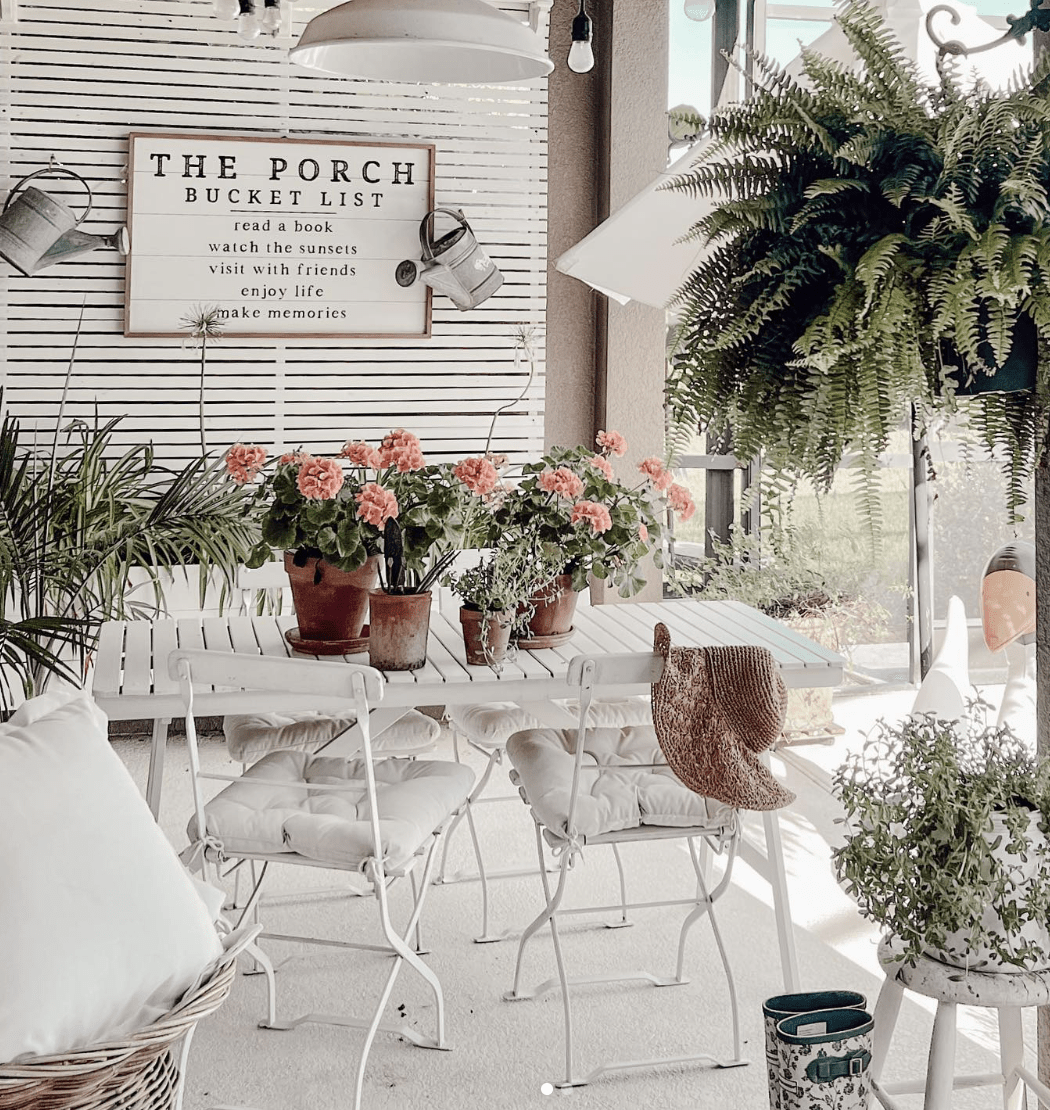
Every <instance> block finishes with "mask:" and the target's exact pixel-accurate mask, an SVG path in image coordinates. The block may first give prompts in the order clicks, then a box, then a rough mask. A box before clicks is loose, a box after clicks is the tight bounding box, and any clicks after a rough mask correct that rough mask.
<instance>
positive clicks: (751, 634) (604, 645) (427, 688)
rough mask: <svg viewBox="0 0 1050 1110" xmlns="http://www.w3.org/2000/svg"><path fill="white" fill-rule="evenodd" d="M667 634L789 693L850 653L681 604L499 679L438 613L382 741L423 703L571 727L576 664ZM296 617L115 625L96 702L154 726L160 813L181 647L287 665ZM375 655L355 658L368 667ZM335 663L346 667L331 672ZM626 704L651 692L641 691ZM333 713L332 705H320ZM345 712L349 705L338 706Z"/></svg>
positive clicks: (105, 635) (769, 866)
mask: <svg viewBox="0 0 1050 1110" xmlns="http://www.w3.org/2000/svg"><path fill="white" fill-rule="evenodd" d="M658 621H663V622H664V623H665V624H667V625H668V626H669V627H670V629H671V631H672V633H673V635H674V637H675V642H676V643H678V644H681V645H683V646H687V647H689V646H691V647H710V646H714V645H718V644H758V645H761V646H764V647H767V648H769V650H770V651H771V652H772V654H773V656H774V658H775V659H776V661H777V664H778V666H779V669H780V674H781V677H782V678H783V679H784V683H785V685H787V686H788V687H789V688H790V687H811V686H835V685H837V684H838V683H839V682H840V681H841V679H842V673H843V664H844V661H843V659H842V657H841V656H840V655H838V654H837V653H835V652H833V651H830V650H828V649H827V648H824V647H821V646H820V645H819V644H816V643H814V642H813V641H812V640H809V639H807V638H806V637H804V636H801V635H799V634H798V633H796V632H794V631H792V630H791V629H789V628H787V627H786V626H785V625H783V624H781V623H780V622H779V621H776V620H774V619H773V618H771V617H767V616H766V615H765V614H763V613H760V612H759V611H758V610H756V609H753V608H751V607H750V606H747V605H743V604H741V603H739V602H732V601H695V600H677V601H662V602H646V603H634V604H630V605H600V606H594V607H591V608H587V609H584V610H581V611H580V612H579V613H578V614H577V620H576V625H577V626H578V627H577V630H576V632H575V634H574V635H573V637H572V639H571V640H570V641H569V642H568V643H566V644H564V645H562V646H561V647H558V648H547V649H543V650H530V651H519V652H518V653H517V655H516V657H515V658H514V659H513V660H512V661H510V662H508V664H507V665H506V666H505V667H504V668H503V670H502V671H501V672H500V673H498V674H497V673H496V672H495V671H493V670H492V669H491V668H489V667H475V666H470V665H469V664H468V663H467V662H466V656H465V652H464V648H463V636H462V633H461V632H460V629H459V622H458V620H456V618H455V617H454V616H451V617H450V616H449V615H448V614H447V613H445V612H444V611H442V610H441V609H439V608H435V610H434V611H433V613H432V614H431V621H430V642H429V647H428V650H427V662H426V665H425V666H424V667H423V668H421V669H420V670H418V671H412V672H408V671H399V672H394V671H392V672H389V673H387V674H385V675H384V676H383V677H384V679H385V683H386V685H385V691H384V698H383V701H382V703H381V704H380V705H379V706H378V707H377V708H375V709H373V711H372V714H371V733H372V736H377V735H381V734H382V732H383V731H384V730H385V729H386V728H387V727H389V726H390V725H391V724H393V723H394V722H395V721H397V720H399V719H400V718H401V717H402V716H404V714H405V713H407V712H408V710H409V709H411V708H413V707H414V706H418V705H445V706H451V705H469V704H474V703H480V702H496V701H509V702H513V703H514V704H515V705H517V706H519V707H521V708H523V709H525V710H527V711H528V712H529V713H530V714H532V715H533V716H534V717H535V718H536V719H537V720H538V721H540V722H541V723H543V724H546V725H551V726H554V727H567V726H571V725H572V724H573V723H574V720H575V718H574V716H573V715H572V714H570V713H569V712H567V710H566V709H565V708H564V707H563V706H561V705H559V704H558V703H559V702H560V701H562V700H563V699H564V698H565V696H566V694H568V693H569V692H570V691H568V690H567V688H566V685H565V676H566V674H567V672H568V667H569V663H570V661H571V660H572V659H573V658H574V657H575V656H577V655H579V654H580V653H581V652H586V653H590V654H593V655H596V656H599V657H600V656H602V655H608V654H610V653H613V652H623V651H628V652H630V651H649V650H650V649H651V646H652V636H653V628H654V626H655V625H656V623H657V622H658ZM294 625H295V617H294V616H292V615H287V614H281V615H276V616H275V615H272V614H265V615H256V616H230V617H205V618H203V619H202V618H199V617H195V618H185V619H182V620H158V621H109V622H107V623H106V624H104V625H103V627H102V630H101V632H100V634H99V643H98V650H97V652H96V658H95V667H94V672H93V679H92V696H93V697H94V698H95V700H96V702H97V703H98V704H99V705H100V706H101V707H102V708H103V709H104V710H105V711H106V713H107V714H109V716H110V718H111V719H113V720H135V719H141V718H143V717H145V718H152V719H153V720H154V729H153V745H152V748H151V754H150V776H149V780H148V782H147V797H148V798H149V799H151V800H152V802H153V805H154V812H156V807H157V806H158V805H159V798H160V782H161V777H162V774H163V766H164V753H165V748H166V741H167V733H168V722H169V721H170V719H171V718H173V717H179V716H181V715H182V712H183V709H182V700H181V697H180V694H179V688H178V683H177V681H176V680H175V679H173V678H171V677H170V676H169V674H168V668H167V660H168V655H169V653H170V652H171V651H172V650H174V649H175V648H197V649H199V648H205V647H206V648H208V649H210V650H214V651H218V652H223V653H227V654H235V655H247V656H249V657H259V656H263V657H267V658H277V659H287V658H288V657H289V656H290V654H291V648H290V647H289V645H288V643H287V641H286V640H285V638H284V631H285V629H287V628H291V627H294ZM367 658H368V657H367V655H365V654H360V655H355V656H347V657H345V659H346V661H348V662H354V663H364V662H365V661H367ZM327 665H337V664H333V663H331V662H329V663H328V664H327ZM617 693H618V695H622V696H626V695H630V694H646V693H648V687H647V686H646V685H644V684H643V685H641V686H638V687H635V688H634V689H624V690H620V691H618V692H617ZM196 705H197V711H198V712H199V713H202V714H209V715H222V714H226V713H238V712H243V711H244V708H245V698H244V694H243V691H228V690H224V689H222V688H221V687H214V688H213V687H210V686H205V687H202V688H201V689H199V690H198V691H197V692H196ZM251 708H252V709H253V711H256V712H268V711H271V710H280V711H288V710H289V708H292V709H295V708H302V706H299V707H296V706H291V707H290V705H289V700H288V696H287V693H286V692H282V691H281V690H278V689H269V690H259V691H257V692H256V694H255V695H254V696H253V698H252V701H251ZM314 708H315V709H318V710H327V709H328V708H329V707H328V706H322V705H319V704H315V705H314ZM340 708H341V709H343V710H345V708H346V706H345V703H341V704H340V705H339V706H335V707H333V711H334V710H338V709H340ZM359 748H360V729H359V727H358V726H357V725H355V726H354V727H353V728H352V729H348V730H347V731H346V732H344V733H341V734H340V735H339V736H337V737H336V738H335V739H334V740H332V742H331V743H330V744H328V746H327V747H325V748H324V749H323V754H325V755H340V756H344V757H345V756H347V755H352V754H354V753H355V752H356V751H357V750H359ZM762 820H763V834H764V840H765V844H764V846H763V847H760V846H759V845H757V844H752V843H751V842H750V841H749V840H748V839H747V838H743V839H742V840H741V843H740V849H739V850H740V854H741V857H742V858H743V859H744V860H745V861H746V862H747V863H748V864H749V865H750V866H752V867H753V868H755V870H756V871H758V873H759V874H760V875H762V876H763V877H764V878H765V879H766V880H767V881H768V882H769V883H770V885H771V888H772V893H773V902H774V907H775V910H776V915H777V926H778V934H779V936H780V938H781V941H782V945H783V948H782V951H781V966H782V968H783V972H784V990H785V991H786V992H788V993H792V992H794V991H797V990H798V989H799V979H798V969H797V961H796V958H795V951H794V943H793V939H792V934H791V913H790V907H789V904H788V896H787V885H786V881H785V879H784V869H783V850H782V846H781V839H780V828H779V824H778V822H777V818H776V815H775V814H764V815H763V819H762Z"/></svg>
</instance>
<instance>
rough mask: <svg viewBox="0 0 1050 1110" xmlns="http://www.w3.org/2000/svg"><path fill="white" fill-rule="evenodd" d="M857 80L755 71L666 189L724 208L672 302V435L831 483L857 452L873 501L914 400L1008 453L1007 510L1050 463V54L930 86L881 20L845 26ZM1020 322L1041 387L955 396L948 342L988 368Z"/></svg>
mask: <svg viewBox="0 0 1050 1110" xmlns="http://www.w3.org/2000/svg"><path fill="white" fill-rule="evenodd" d="M837 18H838V20H839V23H840V24H841V26H842V29H843V31H844V32H845V34H846V36H847V38H848V40H849V42H850V44H851V45H852V47H853V49H854V52H855V53H856V55H857V57H858V58H859V59H860V61H861V63H862V65H863V69H862V72H860V73H859V74H854V73H853V72H851V71H850V70H849V69H847V68H846V67H845V66H843V65H841V64H839V63H837V62H833V61H830V60H829V59H827V58H823V57H821V56H819V55H817V54H815V53H814V52H812V51H803V72H804V77H803V78H802V79H799V80H796V79H794V78H792V77H789V76H787V75H786V74H785V73H784V72H783V71H781V70H780V69H779V68H778V67H777V66H776V65H775V64H774V63H773V62H771V61H770V60H768V59H766V58H763V57H756V58H755V74H756V76H755V87H754V95H753V97H752V98H751V99H750V100H748V101H747V102H745V103H743V104H737V105H730V106H729V107H727V108H724V109H721V110H719V111H716V112H715V113H714V115H713V116H712V118H711V121H710V131H711V135H712V137H713V142H712V143H711V144H710V145H709V146H708V147H707V148H706V149H705V150H704V151H703V153H702V154H701V156H700V158H699V159H698V161H697V163H696V164H695V165H694V167H693V168H692V169H691V170H690V171H689V172H687V173H685V174H683V175H682V176H681V177H680V178H678V179H677V180H676V181H675V182H673V183H672V187H673V188H676V189H679V190H681V191H684V192H687V193H690V194H692V195H694V196H705V197H718V198H721V203H720V204H719V205H718V206H717V207H716V208H715V209H714V211H712V212H711V213H710V214H708V215H707V216H705V217H703V218H702V219H701V220H699V221H698V222H697V224H696V225H694V227H693V228H692V231H691V235H692V237H694V238H696V239H697V240H699V241H701V242H702V243H704V244H706V245H707V247H708V250H707V253H706V255H705V256H704V258H703V259H702V261H701V262H700V264H699V266H698V267H697V269H696V271H695V272H694V273H693V274H692V275H691V276H690V277H689V279H688V280H687V281H686V283H685V285H684V286H683V287H682V289H681V290H680V291H679V293H678V295H677V297H676V300H677V303H678V305H679V306H680V310H681V316H680V324H679V335H678V337H677V341H676V344H675V347H674V352H673V354H672V370H671V375H670V382H669V396H670V402H671V407H672V417H673V420H674V422H675V423H676V424H677V423H686V424H688V425H691V426H693V427H695V426H696V425H697V423H700V424H701V425H705V426H711V427H716V428H718V427H723V426H728V427H730V428H731V430H732V433H733V445H734V451H735V453H736V454H738V455H740V456H743V457H751V456H757V455H759V454H763V456H764V458H765V461H766V462H767V464H768V465H769V466H771V467H772V468H773V469H774V470H775V471H779V472H787V473H791V474H795V475H803V476H807V477H809V478H811V479H812V480H813V481H814V482H815V483H817V485H818V487H820V488H824V489H826V488H827V487H828V486H829V485H830V483H831V480H832V477H833V475H834V470H835V467H836V466H837V465H838V463H839V460H840V459H841V457H842V455H843V454H844V453H845V452H846V451H853V452H856V453H857V455H858V456H859V461H860V465H861V468H862V473H863V475H864V477H865V479H866V482H865V486H866V489H867V490H868V496H867V497H866V506H867V509H866V513H867V516H868V520H869V523H870V524H871V525H872V527H873V530H876V529H877V524H878V504H877V499H875V498H874V496H872V495H871V491H872V487H873V482H872V478H873V475H874V470H875V464H876V460H877V458H878V456H879V454H880V453H881V452H882V451H884V450H885V449H886V446H887V443H888V439H889V436H890V433H891V432H892V431H893V429H894V428H896V427H897V426H898V424H899V422H900V420H901V417H902V415H903V414H904V413H905V411H906V409H907V406H908V405H909V404H910V403H915V404H916V405H917V406H918V415H919V419H920V421H927V420H929V418H930V417H931V416H933V415H935V414H937V413H938V412H939V413H941V414H943V413H944V412H945V411H947V412H953V411H955V409H956V407H962V406H963V405H965V406H966V407H967V409H968V411H969V412H970V414H971V416H972V418H973V422H974V424H975V427H976V428H977V429H978V430H979V432H980V434H981V437H982V439H983V441H984V443H985V445H986V446H987V447H988V448H989V449H994V448H1001V449H1002V450H1003V451H1004V457H1005V466H1006V467H1007V468H1008V470H1009V474H1010V484H1009V489H1010V506H1009V507H1010V509H1011V511H1016V510H1017V509H1018V507H1019V505H1020V504H1021V500H1020V497H1019V491H1020V489H1021V487H1022V485H1023V479H1024V475H1025V474H1027V473H1029V472H1030V471H1031V469H1032V466H1033V464H1034V461H1035V459H1036V458H1038V457H1039V455H1040V453H1041V451H1042V448H1043V437H1044V434H1045V425H1046V421H1045V419H1044V418H1043V417H1042V416H1041V414H1045V413H1046V412H1047V410H1048V406H1047V401H1048V400H1050V379H1048V375H1047V372H1046V368H1047V359H1046V357H1045V350H1046V347H1047V344H1048V343H1050V202H1048V197H1047V194H1048V189H1050V126H1048V124H1050V103H1048V101H1047V86H1048V81H1050V58H1047V59H1046V60H1044V61H1043V62H1041V63H1040V64H1039V65H1038V66H1037V68H1036V70H1035V71H1034V73H1033V74H1032V75H1031V80H1030V82H1029V83H1026V84H1024V85H1022V86H1021V87H1015V88H1012V89H1011V90H1010V91H1009V92H991V91H989V90H988V89H987V88H985V87H982V86H980V85H968V86H966V87H963V86H961V85H959V84H957V83H956V82H954V81H953V80H952V79H951V77H946V78H945V79H944V80H943V81H942V82H941V83H940V84H938V85H928V84H926V83H925V82H924V81H923V80H922V79H921V78H920V76H919V75H918V72H917V70H916V67H915V65H914V64H913V63H912V62H911V61H909V60H908V59H907V58H906V57H905V55H904V53H903V50H902V49H901V47H900V45H899V43H897V42H896V40H895V39H894V38H893V36H892V34H891V33H890V32H889V30H888V29H887V28H886V27H885V26H884V25H883V24H882V23H881V20H880V17H879V16H878V15H877V14H876V13H875V11H874V10H873V9H871V8H869V7H867V6H866V5H865V4H863V3H861V2H859V0H851V2H849V3H847V4H846V6H845V7H844V9H843V11H842V13H841V14H840V15H839V16H838V17H837ZM1019 313H1025V314H1027V315H1029V316H1031V318H1032V319H1033V320H1034V321H1035V324H1036V327H1037V329H1038V332H1039V339H1040V354H1041V357H1040V360H1039V372H1038V385H1037V388H1036V389H1035V391H1033V392H1031V393H1021V394H1012V395H997V394H987V393H985V394H980V395H978V396H976V397H973V398H967V399H966V401H965V402H963V401H961V400H957V399H956V397H955V396H954V385H953V384H952V382H951V380H950V379H949V377H948V374H947V368H942V367H941V365H940V351H941V348H940V341H941V340H948V341H950V342H951V343H952V344H954V346H955V348H956V350H957V351H958V354H959V360H960V361H961V362H962V364H963V365H964V366H965V367H980V368H981V369H980V370H979V371H978V372H980V373H992V372H994V369H995V367H988V366H987V365H986V363H985V360H984V359H982V358H981V354H980V352H979V350H978V348H979V347H981V345H982V344H983V343H985V342H987V344H989V345H990V347H991V349H992V353H993V355H994V359H995V361H996V363H997V364H1001V363H1002V361H1003V360H1004V359H1005V356H1006V353H1007V349H1008V341H1009V334H1010V329H1011V325H1012V321H1013V320H1014V319H1015V318H1016V316H1017V315H1018V314H1019Z"/></svg>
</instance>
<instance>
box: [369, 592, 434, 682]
mask: <svg viewBox="0 0 1050 1110" xmlns="http://www.w3.org/2000/svg"><path fill="white" fill-rule="evenodd" d="M430 596H431V595H430V591H429V590H427V591H426V592H425V593H421V594H388V593H386V592H385V591H384V590H373V591H372V592H371V594H369V610H370V614H369V618H368V622H369V631H368V661H369V662H370V663H371V664H372V666H373V667H378V668H379V670H381V671H414V670H417V669H418V668H419V667H422V666H423V664H424V663H425V662H426V661H427V632H428V630H429V628H430Z"/></svg>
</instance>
